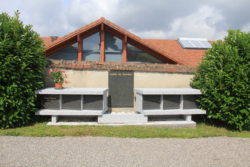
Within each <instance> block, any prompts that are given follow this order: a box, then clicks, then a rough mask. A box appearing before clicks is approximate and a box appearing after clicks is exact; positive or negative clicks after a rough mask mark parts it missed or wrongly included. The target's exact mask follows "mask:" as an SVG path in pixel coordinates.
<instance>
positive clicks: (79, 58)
mask: <svg viewBox="0 0 250 167" xmlns="http://www.w3.org/2000/svg"><path fill="white" fill-rule="evenodd" d="M77 43H78V53H77V60H78V61H79V62H81V61H82V43H83V40H82V38H81V36H80V35H77Z"/></svg>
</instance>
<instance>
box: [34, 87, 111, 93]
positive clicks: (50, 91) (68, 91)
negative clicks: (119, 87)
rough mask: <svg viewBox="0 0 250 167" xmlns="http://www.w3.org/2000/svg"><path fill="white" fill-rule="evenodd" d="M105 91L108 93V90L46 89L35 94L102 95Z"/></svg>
mask: <svg viewBox="0 0 250 167" xmlns="http://www.w3.org/2000/svg"><path fill="white" fill-rule="evenodd" d="M105 91H108V88H62V89H55V88H46V89H41V90H37V91H36V94H71V95H82V94H90V95H102V94H103V93H104V92H105Z"/></svg>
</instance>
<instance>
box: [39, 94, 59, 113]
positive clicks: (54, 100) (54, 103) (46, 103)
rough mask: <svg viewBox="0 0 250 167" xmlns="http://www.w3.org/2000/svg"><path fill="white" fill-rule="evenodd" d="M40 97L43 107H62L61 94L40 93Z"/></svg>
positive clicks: (56, 108) (57, 108)
mask: <svg viewBox="0 0 250 167" xmlns="http://www.w3.org/2000/svg"><path fill="white" fill-rule="evenodd" d="M39 99H40V102H41V105H42V106H41V107H42V108H43V109H52V110H59V109H60V103H59V99H60V98H59V95H39Z"/></svg>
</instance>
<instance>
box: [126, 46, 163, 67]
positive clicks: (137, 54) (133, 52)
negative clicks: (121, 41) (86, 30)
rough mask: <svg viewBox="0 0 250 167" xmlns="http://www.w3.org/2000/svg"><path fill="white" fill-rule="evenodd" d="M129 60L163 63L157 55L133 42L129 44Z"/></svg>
mask: <svg viewBox="0 0 250 167" xmlns="http://www.w3.org/2000/svg"><path fill="white" fill-rule="evenodd" d="M127 61H128V62H136V63H162V62H161V61H160V60H159V59H157V58H156V57H154V56H152V55H150V54H148V53H147V52H145V51H143V50H141V49H138V48H137V47H135V46H133V45H131V44H127Z"/></svg>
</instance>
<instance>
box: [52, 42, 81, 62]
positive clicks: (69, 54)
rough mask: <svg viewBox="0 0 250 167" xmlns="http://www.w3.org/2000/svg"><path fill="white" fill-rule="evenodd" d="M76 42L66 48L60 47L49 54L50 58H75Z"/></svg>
mask: <svg viewBox="0 0 250 167" xmlns="http://www.w3.org/2000/svg"><path fill="white" fill-rule="evenodd" d="M77 51H78V44H77V43H75V44H73V45H71V46H68V47H67V48H64V49H61V50H59V51H57V52H55V53H53V54H52V55H50V56H49V58H51V59H57V60H61V59H63V60H77Z"/></svg>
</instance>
